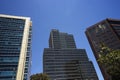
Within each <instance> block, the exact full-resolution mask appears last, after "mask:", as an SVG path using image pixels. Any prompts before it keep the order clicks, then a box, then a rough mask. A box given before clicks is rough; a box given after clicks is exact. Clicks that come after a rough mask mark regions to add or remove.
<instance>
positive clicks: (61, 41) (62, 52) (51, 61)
mask: <svg viewBox="0 0 120 80" xmlns="http://www.w3.org/2000/svg"><path fill="white" fill-rule="evenodd" d="M43 72H44V73H46V74H48V76H49V77H50V79H51V80H98V77H97V74H96V72H95V69H94V67H93V64H92V62H91V61H89V60H88V57H87V54H86V51H85V49H77V48H76V45H75V41H74V38H73V35H71V34H67V33H62V32H59V31H58V30H56V29H53V30H52V31H51V33H50V38H49V48H45V49H44V54H43Z"/></svg>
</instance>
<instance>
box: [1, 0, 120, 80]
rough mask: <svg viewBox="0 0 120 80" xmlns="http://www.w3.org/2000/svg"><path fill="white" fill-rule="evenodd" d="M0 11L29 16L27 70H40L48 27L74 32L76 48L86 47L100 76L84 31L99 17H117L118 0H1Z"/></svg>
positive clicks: (118, 12) (99, 74)
mask: <svg viewBox="0 0 120 80" xmlns="http://www.w3.org/2000/svg"><path fill="white" fill-rule="evenodd" d="M0 14H8V15H16V16H28V17H31V20H32V22H33V26H32V29H33V34H32V69H31V74H35V73H40V72H42V71H43V68H42V56H43V49H44V48H48V39H49V34H50V31H51V29H58V30H59V31H60V32H66V33H69V34H73V35H74V38H75V41H76V45H77V48H84V49H86V51H87V54H88V57H89V59H90V60H92V61H93V63H94V66H95V69H96V71H97V74H98V77H99V80H103V77H102V75H101V72H100V70H99V68H98V65H97V63H96V61H95V58H94V56H93V53H92V51H91V48H90V46H89V43H88V41H87V38H86V36H85V33H84V32H85V30H86V28H87V27H89V26H91V25H93V24H95V23H97V22H99V21H101V20H103V19H106V18H116V19H120V1H119V0H1V1H0Z"/></svg>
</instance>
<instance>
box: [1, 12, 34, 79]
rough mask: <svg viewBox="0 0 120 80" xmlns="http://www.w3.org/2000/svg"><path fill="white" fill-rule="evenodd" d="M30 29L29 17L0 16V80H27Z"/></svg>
mask: <svg viewBox="0 0 120 80" xmlns="http://www.w3.org/2000/svg"><path fill="white" fill-rule="evenodd" d="M31 29H32V27H31V21H30V18H29V17H21V16H11V15H3V14H0V80H29V76H30V63H31Z"/></svg>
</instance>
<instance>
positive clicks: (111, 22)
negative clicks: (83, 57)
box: [85, 19, 120, 80]
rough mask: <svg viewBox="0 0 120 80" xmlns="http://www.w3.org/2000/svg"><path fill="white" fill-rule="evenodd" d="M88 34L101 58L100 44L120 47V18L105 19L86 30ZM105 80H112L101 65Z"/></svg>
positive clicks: (96, 55)
mask: <svg viewBox="0 0 120 80" xmlns="http://www.w3.org/2000/svg"><path fill="white" fill-rule="evenodd" d="M85 33H86V36H87V38H88V41H89V43H90V46H91V48H92V50H93V53H94V55H95V57H96V60H98V59H99V52H100V49H101V48H100V44H101V43H104V44H105V45H106V46H108V47H109V48H112V49H120V20H117V19H105V20H103V21H101V22H99V23H97V24H95V25H93V26H91V27H89V28H87V30H86V32H85ZM99 66H100V69H101V71H102V73H103V76H104V78H105V80H110V76H109V75H108V74H107V73H106V70H105V68H104V67H103V66H102V65H100V64H99Z"/></svg>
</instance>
